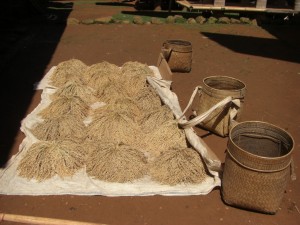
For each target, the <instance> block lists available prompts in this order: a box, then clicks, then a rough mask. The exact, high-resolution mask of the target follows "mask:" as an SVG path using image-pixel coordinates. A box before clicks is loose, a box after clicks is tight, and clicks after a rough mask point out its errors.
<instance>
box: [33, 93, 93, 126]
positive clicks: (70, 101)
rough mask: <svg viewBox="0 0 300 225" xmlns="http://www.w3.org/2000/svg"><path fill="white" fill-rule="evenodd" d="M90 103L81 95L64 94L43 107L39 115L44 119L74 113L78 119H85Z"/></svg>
mask: <svg viewBox="0 0 300 225" xmlns="http://www.w3.org/2000/svg"><path fill="white" fill-rule="evenodd" d="M88 111H89V105H88V104H87V103H86V102H84V101H83V100H82V99H81V98H79V97H76V96H75V97H66V96H62V97H59V98H57V99H55V100H54V101H52V102H51V103H50V105H49V106H47V107H46V108H44V109H42V110H41V111H40V112H39V113H38V115H39V116H41V117H42V118H44V119H51V118H53V117H60V116H64V115H72V116H75V117H77V119H78V120H83V119H84V118H85V117H87V115H88Z"/></svg>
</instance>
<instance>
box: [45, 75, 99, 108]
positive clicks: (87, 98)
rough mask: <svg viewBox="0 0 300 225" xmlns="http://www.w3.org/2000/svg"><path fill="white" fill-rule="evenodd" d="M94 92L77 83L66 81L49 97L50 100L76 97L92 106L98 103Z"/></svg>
mask: <svg viewBox="0 0 300 225" xmlns="http://www.w3.org/2000/svg"><path fill="white" fill-rule="evenodd" d="M95 94H96V93H95V91H94V90H93V89H92V88H90V87H88V86H86V85H84V84H83V83H81V82H78V81H74V80H73V81H68V82H67V83H66V84H65V85H63V86H62V87H61V88H58V89H57V91H56V92H55V93H54V94H53V95H52V96H51V99H52V100H56V99H57V98H60V97H67V98H72V97H78V98H80V99H82V100H83V101H84V102H85V103H86V104H92V103H95V102H97V101H98V99H97V98H96V95H95Z"/></svg>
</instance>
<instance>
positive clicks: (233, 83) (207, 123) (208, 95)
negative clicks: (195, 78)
mask: <svg viewBox="0 0 300 225" xmlns="http://www.w3.org/2000/svg"><path fill="white" fill-rule="evenodd" d="M203 83H204V86H203V90H202V91H201V93H199V95H198V99H196V104H195V105H194V109H193V110H194V111H195V112H196V114H197V115H200V114H202V113H204V112H206V111H207V110H208V109H210V108H211V107H212V106H214V105H216V104H217V103H218V102H220V101H221V100H223V99H224V98H226V97H228V96H231V97H232V98H234V99H240V102H241V105H240V107H239V108H238V109H237V108H236V109H237V110H238V114H237V116H236V118H234V119H235V120H238V118H239V116H240V114H241V111H242V108H243V104H244V96H245V93H246V86H245V84H243V83H242V82H241V81H239V80H237V79H234V78H231V77H224V76H212V77H207V78H205V79H204V80H203ZM233 108H235V106H234V104H228V105H226V106H225V107H223V108H219V109H216V110H215V111H214V112H213V113H211V114H210V115H209V116H208V117H207V118H206V119H205V120H204V121H203V122H202V123H200V126H201V127H203V128H205V129H207V130H209V131H211V132H213V133H216V134H218V135H220V136H223V137H224V136H227V135H228V133H229V130H230V122H231V121H230V117H229V113H230V110H231V109H233Z"/></svg>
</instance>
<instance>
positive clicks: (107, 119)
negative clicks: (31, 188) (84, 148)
mask: <svg viewBox="0 0 300 225" xmlns="http://www.w3.org/2000/svg"><path fill="white" fill-rule="evenodd" d="M134 119H135V118H134V116H133V115H132V114H130V113H125V112H124V111H123V112H118V111H115V110H103V111H99V113H98V114H94V118H93V121H92V122H91V123H90V125H89V127H88V133H87V138H88V139H89V140H94V141H115V142H124V143H126V144H131V143H133V142H135V141H136V139H137V135H138V134H139V126H138V125H137V123H136V122H135V120H134Z"/></svg>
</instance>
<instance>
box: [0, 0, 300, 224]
mask: <svg viewBox="0 0 300 225" xmlns="http://www.w3.org/2000/svg"><path fill="white" fill-rule="evenodd" d="M65 3H67V2H65ZM74 3H76V2H71V3H70V4H69V5H68V7H70V10H61V11H59V12H56V14H57V15H58V16H59V17H58V20H56V21H49V20H45V19H43V20H42V19H41V18H40V17H38V16H32V14H31V13H27V14H24V12H22V13H23V14H22V13H21V15H22V16H18V17H15V18H13V19H12V18H9V17H8V18H6V19H5V20H1V25H3V30H4V31H5V34H6V35H4V36H2V37H1V49H3V51H1V57H2V60H1V61H2V62H1V64H0V69H1V84H2V87H1V101H2V107H1V116H2V118H3V120H2V123H1V145H0V146H1V166H2V167H3V166H4V164H5V162H6V161H7V160H8V159H9V158H10V157H11V156H12V155H14V154H15V153H16V152H17V151H18V146H19V144H20V143H21V141H22V140H23V138H24V135H23V134H22V132H20V131H19V127H20V121H21V120H22V119H23V118H24V117H25V116H26V114H28V113H30V112H31V111H32V110H33V109H34V108H35V107H36V105H37V104H38V102H39V101H40V94H41V93H40V92H34V91H33V84H34V83H35V82H37V81H39V80H40V79H41V78H42V76H43V75H44V74H45V73H46V72H47V71H48V70H49V69H50V68H51V67H52V66H54V65H57V64H58V63H60V62H62V61H64V60H68V59H70V58H77V59H80V60H82V61H83V62H85V63H86V64H88V65H90V64H93V63H97V62H101V61H103V60H105V61H108V62H111V63H115V64H117V65H120V66H121V65H122V64H123V63H125V62H127V61H139V62H142V63H147V64H148V65H156V61H157V58H158V54H159V52H160V48H161V46H162V43H163V42H164V41H165V40H167V39H183V40H187V41H190V42H191V43H192V46H193V63H192V71H191V72H190V73H174V76H173V91H174V92H175V93H176V94H177V95H178V98H179V101H180V104H181V106H182V108H184V107H185V106H186V104H187V101H188V99H189V97H190V96H191V93H192V91H193V89H194V87H195V86H196V85H199V84H201V82H202V80H203V78H205V77H207V76H212V75H225V76H231V77H235V78H237V79H240V80H242V81H243V82H245V83H246V85H247V96H246V99H245V108H244V111H243V114H242V118H241V121H249V120H259V121H265V122H269V123H272V124H275V125H277V126H279V127H281V128H283V129H285V130H287V131H288V132H289V133H290V134H291V135H292V136H293V138H294V141H295V145H294V160H295V172H296V174H297V175H298V176H299V174H300V171H299V166H298V165H299V163H300V153H299V150H300V144H299V143H300V139H299V137H300V114H299V112H300V101H299V96H300V89H299V84H300V54H299V52H300V42H299V40H300V29H299V27H297V26H294V25H293V26H290V25H264V26H252V25H220V24H219V25H199V24H196V25H189V26H187V25H178V24H177V25H174V24H173V25H166V24H164V25H133V24H110V25H66V24H65V23H63V22H61V21H65V20H66V18H67V17H69V18H71V17H73V18H77V19H80V20H81V19H87V18H97V17H102V16H109V15H114V14H116V13H119V12H121V11H130V12H135V10H134V9H133V7H131V5H127V4H123V5H122V4H114V5H106V4H103V3H101V2H98V4H74ZM13 7H15V6H13ZM15 9H19V8H18V7H15ZM27 12H28V11H27ZM155 12H157V13H158V14H157V15H160V14H159V12H158V11H155ZM18 15H20V14H18ZM197 132H198V134H199V135H200V136H201V137H202V138H203V140H204V141H205V142H206V143H207V144H208V145H209V146H210V148H211V149H212V150H213V151H214V152H215V153H216V154H217V156H218V157H219V158H220V159H221V161H222V162H224V157H225V149H226V143H227V138H221V137H219V136H216V135H214V134H210V133H208V132H207V131H204V130H201V129H197ZM299 186H300V179H299V177H298V179H297V180H296V181H290V182H289V183H288V186H287V187H286V191H285V193H284V196H283V201H282V203H281V205H280V208H279V210H278V212H277V213H276V215H266V214H262V213H257V212H251V211H247V210H242V209H238V208H234V207H231V206H228V205H226V204H224V202H223V201H222V198H221V195H220V189H219V188H216V189H215V190H213V191H212V192H211V193H209V194H208V195H205V196H186V197H181V196H178V197H166V196H149V197H105V196H36V197H32V196H5V195H0V212H1V213H2V212H3V213H11V214H21V215H29V216H39V217H50V218H60V219H70V220H76V221H86V222H98V223H105V224H156V225H158V224H172V225H174V224H189V225H192V224H209V225H211V224H216V225H217V224H230V225H235V224H236V225H240V224H255V225H270V224H278V225H284V224H289V225H298V224H299V221H300V212H299V208H300V189H299ZM297 187H298V188H297ZM1 224H3V225H4V224H15V223H10V222H2V223H1Z"/></svg>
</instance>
